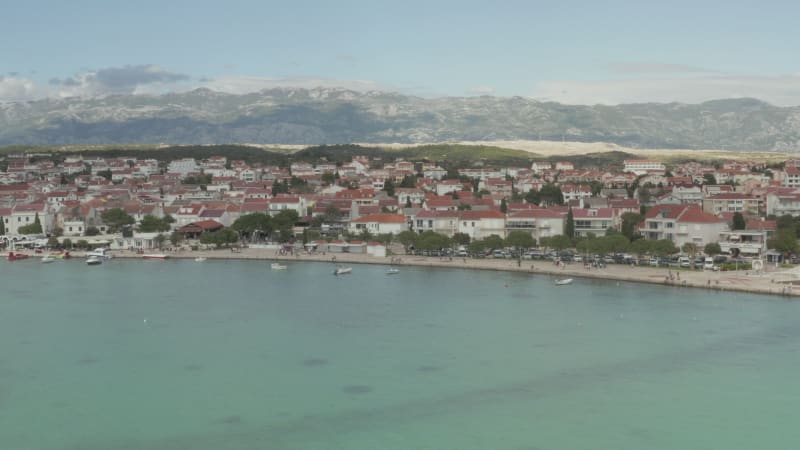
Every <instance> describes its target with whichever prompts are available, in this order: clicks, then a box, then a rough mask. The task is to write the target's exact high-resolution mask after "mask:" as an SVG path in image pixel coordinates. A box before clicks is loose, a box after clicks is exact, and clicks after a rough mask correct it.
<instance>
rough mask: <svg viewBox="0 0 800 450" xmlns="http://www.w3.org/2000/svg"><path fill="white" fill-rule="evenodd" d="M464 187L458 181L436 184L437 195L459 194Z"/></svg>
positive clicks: (442, 181) (445, 181)
mask: <svg viewBox="0 0 800 450" xmlns="http://www.w3.org/2000/svg"><path fill="white" fill-rule="evenodd" d="M462 188H463V185H462V184H461V182H460V181H458V180H441V181H439V182H437V183H436V195H447V194H449V193H451V192H458V191H460V190H461V189H462Z"/></svg>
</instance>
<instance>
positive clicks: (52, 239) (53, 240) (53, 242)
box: [47, 236, 58, 248]
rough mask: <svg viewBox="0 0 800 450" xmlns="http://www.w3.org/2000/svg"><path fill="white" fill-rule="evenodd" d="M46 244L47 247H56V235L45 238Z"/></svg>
mask: <svg viewBox="0 0 800 450" xmlns="http://www.w3.org/2000/svg"><path fill="white" fill-rule="evenodd" d="M47 246H48V247H49V248H56V247H58V238H57V237H55V236H50V238H49V239H48V240H47Z"/></svg>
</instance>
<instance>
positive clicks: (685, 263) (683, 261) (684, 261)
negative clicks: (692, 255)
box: [678, 256, 692, 269]
mask: <svg viewBox="0 0 800 450" xmlns="http://www.w3.org/2000/svg"><path fill="white" fill-rule="evenodd" d="M678 265H679V266H680V267H683V268H686V269H688V268H690V267H692V260H691V259H689V257H688V256H681V257H680V258H678Z"/></svg>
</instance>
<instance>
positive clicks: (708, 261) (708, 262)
mask: <svg viewBox="0 0 800 450" xmlns="http://www.w3.org/2000/svg"><path fill="white" fill-rule="evenodd" d="M718 269H719V268H718V267H717V266H716V265H715V264H714V258H712V257H710V256H706V257H705V259H704V260H703V270H718Z"/></svg>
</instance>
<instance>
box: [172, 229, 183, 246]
mask: <svg viewBox="0 0 800 450" xmlns="http://www.w3.org/2000/svg"><path fill="white" fill-rule="evenodd" d="M181 241H183V234H181V233H179V232H178V231H173V232H172V233H171V234H170V235H169V243H170V244H172V245H173V247H174V246H177V245H178V244H180V243H181Z"/></svg>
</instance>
